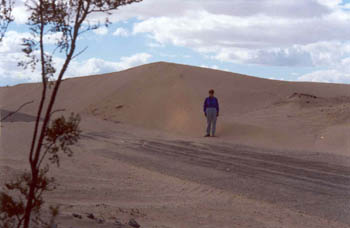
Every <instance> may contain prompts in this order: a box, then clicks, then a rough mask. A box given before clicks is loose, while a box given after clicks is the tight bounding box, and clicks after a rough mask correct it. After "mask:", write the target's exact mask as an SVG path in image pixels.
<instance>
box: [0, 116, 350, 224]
mask: <svg viewBox="0 0 350 228" xmlns="http://www.w3.org/2000/svg"><path fill="white" fill-rule="evenodd" d="M31 125H32V123H25V122H12V123H3V125H2V130H3V131H2V132H3V134H2V137H1V143H2V145H3V147H2V151H1V160H0V161H1V162H0V168H1V173H2V175H1V176H0V179H1V182H4V181H6V180H7V179H9V178H10V177H11V176H13V175H16V174H19V173H20V172H21V170H23V169H24V168H25V166H24V165H25V162H26V157H25V156H24V155H25V153H23V151H25V149H26V143H25V142H29V140H28V139H29V135H30V133H31V130H32V129H31ZM96 126H98V127H96ZM82 128H83V130H84V134H83V137H82V140H81V141H80V143H79V145H78V146H77V147H76V148H75V149H74V151H75V154H74V157H73V158H64V159H63V163H62V165H61V168H53V169H52V175H54V176H55V177H56V178H57V182H58V183H59V186H58V189H57V190H56V191H54V192H50V193H48V194H47V196H46V199H47V203H48V204H52V205H60V206H61V216H60V217H59V219H58V222H59V227H111V225H112V224H113V223H114V222H115V220H116V219H118V220H119V221H121V222H122V223H126V222H127V221H128V220H129V219H130V218H135V219H136V220H137V221H138V222H139V223H140V224H141V225H142V227H349V224H350V215H349V208H348V205H349V202H348V201H349V188H350V179H349V175H350V167H346V166H344V164H340V163H348V164H350V163H349V159H348V158H344V157H337V156H332V157H333V160H330V161H329V160H328V157H327V156H326V154H323V153H321V154H304V156H303V157H300V156H299V155H300V154H299V153H292V152H291V153H289V154H288V155H289V156H286V155H285V154H283V153H282V152H279V151H271V150H269V151H263V150H259V149H256V148H252V147H247V146H243V145H237V144H230V143H228V142H226V143H225V142H224V141H220V139H219V138H217V139H209V140H203V139H201V138H188V137H185V138H184V137H178V136H173V135H169V134H164V133H161V132H157V131H148V130H143V129H137V128H135V127H131V126H127V125H123V124H115V123H111V122H108V121H103V120H98V119H95V118H92V117H85V118H84V121H83V122H82ZM13 138H16V140H13ZM18 141H20V142H21V144H18ZM217 141H218V142H217ZM5 142H6V143H5ZM9 142H13V143H9ZM19 145H20V146H19ZM323 160H327V162H325V161H323ZM3 171H4V172H3ZM72 213H78V214H80V215H82V216H83V219H76V218H73V216H72ZM88 213H93V214H94V215H95V216H96V217H98V218H104V219H105V220H106V223H105V224H102V225H100V224H97V222H95V221H93V220H91V219H89V218H87V217H86V216H87V214H88ZM112 227H113V226H112Z"/></svg>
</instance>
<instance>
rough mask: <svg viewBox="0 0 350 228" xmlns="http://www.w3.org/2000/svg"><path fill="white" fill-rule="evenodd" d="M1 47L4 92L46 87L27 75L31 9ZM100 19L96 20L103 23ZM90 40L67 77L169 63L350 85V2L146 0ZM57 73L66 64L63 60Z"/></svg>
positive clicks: (20, 9) (83, 42)
mask: <svg viewBox="0 0 350 228" xmlns="http://www.w3.org/2000/svg"><path fill="white" fill-rule="evenodd" d="M14 16H15V18H16V20H15V22H14V23H12V24H11V26H10V27H9V30H8V33H7V34H6V37H5V39H4V41H3V42H2V43H1V44H0V59H1V61H0V86H5V85H13V84H18V83H23V82H34V81H38V80H39V79H40V76H39V75H40V74H39V72H38V71H34V72H31V71H28V70H26V71H23V70H21V69H20V68H18V67H17V62H18V61H19V60H21V59H22V58H23V54H22V53H21V51H20V49H21V47H20V43H21V38H23V37H25V36H26V35H27V33H26V31H27V30H26V27H25V25H24V22H25V18H26V9H25V7H24V5H23V2H22V0H18V1H17V5H16V8H15V11H14ZM98 18H99V17H96V18H92V20H98ZM111 21H112V22H113V23H112V24H111V25H110V26H109V27H108V28H104V27H102V28H100V29H99V30H97V31H93V32H90V33H86V34H85V35H84V36H82V37H81V39H80V40H79V48H81V49H82V48H84V47H88V49H87V50H86V51H85V52H84V53H83V54H82V55H81V56H79V57H78V58H77V59H75V60H74V62H72V64H71V66H70V68H69V71H68V72H67V75H66V76H72V77H74V76H84V75H91V74H100V73H107V72H114V71H120V70H124V69H127V68H130V67H134V66H137V65H141V64H146V63H150V62H157V61H168V62H175V63H182V64H188V65H194V66H202V67H208V68H214V69H221V70H226V71H231V72H237V73H242V74H248V75H254V76H259V77H264V78H272V79H279V80H293V81H319V82H336V83H350V41H349V40H350V39H349V38H350V29H349V28H350V0H346V1H342V0H293V1H285V0H280V1H278V0H274V1H271V0H250V1H246V0H201V1H198V0H162V1H157V0H144V1H143V2H142V3H138V4H133V5H130V6H126V7H123V8H120V9H119V10H118V11H116V12H115V13H113V15H112V16H111ZM56 57H57V58H56V59H55V61H56V62H57V66H59V63H60V62H61V61H62V59H60V56H56Z"/></svg>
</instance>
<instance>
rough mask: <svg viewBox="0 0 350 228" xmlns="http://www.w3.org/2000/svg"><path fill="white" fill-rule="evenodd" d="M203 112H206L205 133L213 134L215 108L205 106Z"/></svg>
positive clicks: (214, 128)
mask: <svg viewBox="0 0 350 228" xmlns="http://www.w3.org/2000/svg"><path fill="white" fill-rule="evenodd" d="M205 113H206V114H207V134H208V135H209V134H210V130H211V135H215V130H216V115H217V112H216V108H207V109H206V110H205Z"/></svg>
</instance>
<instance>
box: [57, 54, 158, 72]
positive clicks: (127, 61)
mask: <svg viewBox="0 0 350 228" xmlns="http://www.w3.org/2000/svg"><path fill="white" fill-rule="evenodd" d="M151 57H152V56H151V55H150V54H148V53H138V54H134V55H132V56H126V57H121V58H120V60H119V61H107V60H103V59H100V58H90V59H88V60H85V61H82V62H77V61H73V62H72V63H71V64H70V67H69V69H68V72H67V74H66V75H67V76H68V77H75V76H85V75H93V74H102V73H107V72H115V71H121V70H125V69H128V68H131V67H135V66H138V65H142V64H145V63H148V62H149V60H150V58H151ZM61 62H62V61H61Z"/></svg>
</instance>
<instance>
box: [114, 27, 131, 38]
mask: <svg viewBox="0 0 350 228" xmlns="http://www.w3.org/2000/svg"><path fill="white" fill-rule="evenodd" d="M113 35H114V36H122V37H127V36H129V35H130V33H129V31H128V30H126V29H125V28H117V29H116V30H115V32H114V33H113Z"/></svg>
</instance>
